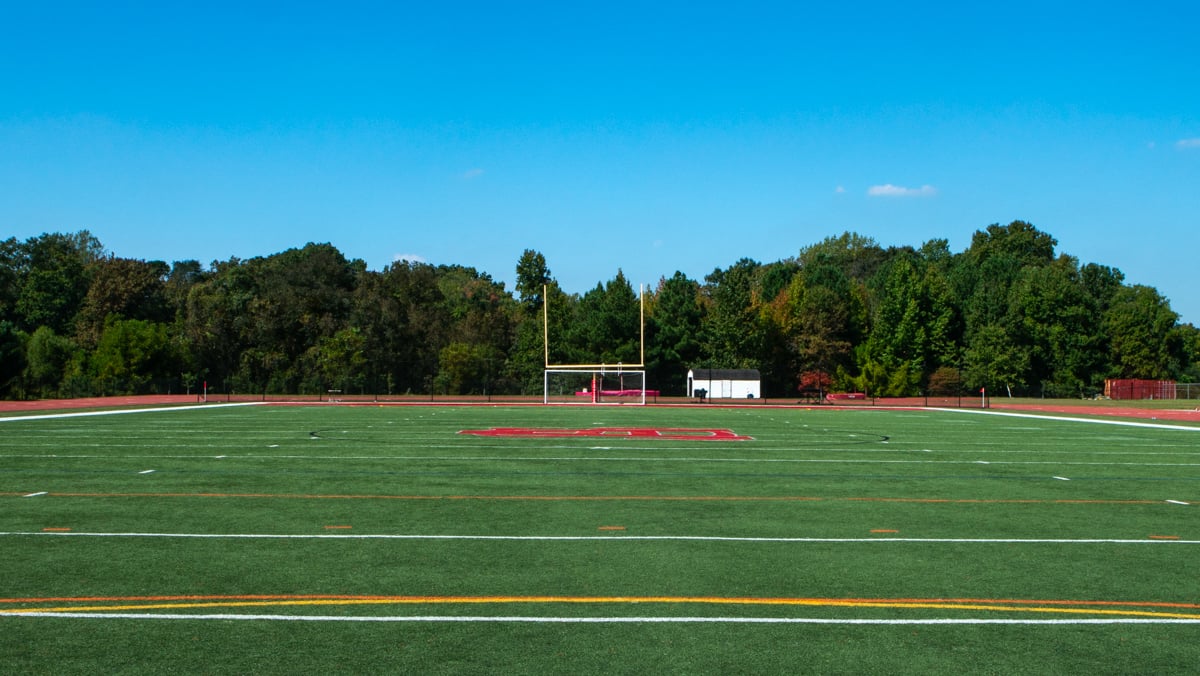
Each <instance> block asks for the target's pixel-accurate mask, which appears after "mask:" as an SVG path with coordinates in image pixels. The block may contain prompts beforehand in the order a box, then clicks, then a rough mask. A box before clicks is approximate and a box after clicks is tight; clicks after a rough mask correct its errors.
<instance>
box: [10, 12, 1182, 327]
mask: <svg viewBox="0 0 1200 676" xmlns="http://www.w3.org/2000/svg"><path fill="white" fill-rule="evenodd" d="M806 4H807V3H794V2H789V3H782V2H781V3H770V2H742V3H704V2H690V3H683V2H662V3H653V4H652V5H651V6H649V7H647V6H644V3H627V2H619V1H617V2H603V3H600V2H576V3H564V2H554V3H508V4H502V3H479V4H475V3H470V2H464V3H455V4H448V3H406V2H400V3H397V2H380V3H371V2H339V3H309V2H293V3H287V4H282V3H280V4H276V3H269V4H257V3H252V2H228V3H226V2H205V3H195V2H165V3H164V2H153V3H151V2H145V3H136V2H119V1H117V2H104V3H99V2H56V3H45V2H16V1H8V2H2V3H0V237H8V236H16V237H18V238H22V239H23V238H26V237H31V236H35V235H38V234H41V233H42V232H46V231H63V232H74V231H76V230H80V229H88V230H91V231H92V232H93V233H94V234H95V235H96V236H97V237H99V238H100V240H101V241H102V242H103V243H104V244H105V246H106V247H107V248H108V249H109V250H111V251H112V252H113V253H115V254H117V255H120V256H127V257H135V258H144V259H160V260H166V261H168V262H170V261H173V260H180V259H187V258H195V259H198V260H200V261H201V262H203V263H205V264H208V263H210V262H212V261H214V260H226V259H228V258H230V257H232V256H237V257H239V258H250V257H254V256H262V255H269V254H272V253H275V252H278V251H281V250H284V249H287V248H291V247H299V246H303V245H304V244H305V243H307V242H310V241H314V242H331V243H332V244H333V245H334V246H336V247H338V248H339V249H340V250H341V251H343V252H344V253H345V254H346V255H347V256H349V257H354V258H361V259H363V260H365V261H366V262H367V264H368V266H369V267H371V268H372V269H382V268H384V267H385V266H387V265H388V264H390V263H391V262H392V261H393V260H395V259H396V258H397V257H418V258H420V259H421V260H424V261H427V262H430V263H435V264H438V263H457V264H462V265H469V266H473V267H475V268H477V269H479V270H481V271H485V272H488V273H489V274H491V275H492V276H493V277H495V278H496V279H498V280H502V281H506V282H507V283H508V286H509V288H510V289H511V288H512V280H513V278H514V276H515V273H514V269H515V266H516V262H517V259H518V257H519V256H520V255H521V252H522V251H524V250H525V249H527V248H532V249H536V250H538V251H541V252H542V253H543V254H545V256H546V258H547V262H548V264H549V266H550V269H551V273H552V274H553V275H554V276H555V277H556V278H557V279H558V280H559V281H560V282H561V283H562V285H563V286H564V287H565V288H566V289H567V290H568V291H574V292H584V291H587V290H588V289H590V288H592V287H594V286H595V285H596V284H597V283H599V282H604V281H607V280H610V279H612V278H613V277H614V276H615V275H616V272H617V270H618V269H622V270H623V271H624V272H625V275H626V277H628V278H629V279H630V281H631V282H633V283H634V284H635V285H637V284H648V285H652V284H655V283H656V282H657V281H658V279H659V278H660V277H662V276H670V275H671V274H672V273H674V272H675V271H676V270H680V271H683V272H684V273H685V274H687V275H688V276H690V277H692V278H694V279H703V277H704V276H705V275H707V274H708V273H710V272H712V270H713V269H714V268H717V267H721V268H724V267H727V266H729V265H731V264H733V263H734V262H736V261H737V260H738V259H740V258H743V257H749V258H753V259H756V260H759V261H761V262H770V261H775V260H780V259H783V258H787V257H790V256H795V255H796V254H797V253H798V251H799V250H800V249H801V248H802V247H804V246H807V245H811V244H814V243H816V242H819V241H821V240H822V239H824V238H826V237H829V236H835V235H838V234H840V233H842V232H844V231H854V232H857V233H860V234H863V235H866V236H869V237H872V238H874V239H875V240H876V241H878V242H879V243H880V244H882V245H885V246H886V245H906V244H907V245H913V246H919V245H920V244H922V243H923V242H925V241H927V240H929V239H933V238H946V239H948V240H949V241H950V246H951V249H952V250H953V251H962V250H963V249H965V248H966V247H967V245H968V244H969V242H970V237H971V234H972V233H973V232H974V231H976V230H979V229H983V228H985V227H986V226H987V225H989V224H991V223H1008V222H1010V221H1012V220H1016V219H1022V220H1027V221H1029V222H1031V223H1033V224H1034V225H1035V226H1037V227H1038V228H1039V229H1041V230H1043V231H1045V232H1048V233H1050V234H1052V235H1053V236H1055V237H1056V238H1057V239H1058V242H1059V252H1065V253H1069V254H1072V255H1074V256H1077V257H1078V258H1079V259H1080V260H1081V261H1082V262H1084V263H1088V262H1094V263H1101V264H1104V265H1110V266H1114V267H1117V268H1120V269H1121V270H1122V271H1123V272H1124V273H1125V275H1126V281H1127V282H1128V283H1133V284H1147V285H1150V286H1154V287H1156V288H1157V289H1158V290H1159V291H1161V292H1162V293H1163V294H1165V295H1166V296H1167V297H1168V298H1169V299H1170V301H1171V304H1172V307H1173V308H1174V309H1175V310H1176V311H1177V312H1179V313H1180V314H1181V315H1182V318H1183V320H1184V321H1190V322H1193V323H1200V294H1198V293H1197V292H1196V286H1197V284H1196V279H1197V274H1196V271H1197V264H1198V263H1197V252H1200V234H1198V233H1200V38H1198V36H1197V26H1198V25H1200V5H1197V4H1196V3H1194V2H1172V1H1168V2H1158V3H1146V2H1141V3H1125V2H1116V3H1104V4H1101V5H1094V6H1091V7H1088V6H1085V5H1082V4H1080V3H1076V2H1055V1H1053V0H1052V1H1049V2H1047V1H1040V2H1023V1H1017V2H1010V3H1001V4H996V3H961V2H953V3H950V2H946V3H942V2H927V3H916V4H913V3H895V2H887V3H882V2H880V3H876V2H847V3H819V4H820V5H821V6H819V7H809V6H805V5H806ZM735 5H736V6H735Z"/></svg>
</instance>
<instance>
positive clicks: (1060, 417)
mask: <svg viewBox="0 0 1200 676" xmlns="http://www.w3.org/2000/svg"><path fill="white" fill-rule="evenodd" d="M928 410H930V411H945V412H947V413H974V414H977V415H1001V416H1007V417H1009V418H1032V419H1034V420H1060V421H1063V422H1078V423H1095V424H1097V425H1121V426H1123V427H1149V428H1151V429H1159V430H1182V431H1184V432H1200V426H1196V427H1191V426H1188V425H1168V424H1166V423H1144V422H1135V421H1133V420H1109V419H1107V418H1104V419H1102V418H1073V417H1070V416H1064V415H1041V414H1040V413H1014V412H1012V411H991V410H989V411H984V410H980V409H977V408H933V407H930V408H929V409H928Z"/></svg>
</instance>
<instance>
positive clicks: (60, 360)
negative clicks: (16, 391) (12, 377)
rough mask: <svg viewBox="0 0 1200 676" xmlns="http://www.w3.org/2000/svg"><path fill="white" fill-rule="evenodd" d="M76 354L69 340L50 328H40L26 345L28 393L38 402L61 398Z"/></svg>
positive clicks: (25, 378) (26, 385) (26, 387)
mask: <svg viewBox="0 0 1200 676" xmlns="http://www.w3.org/2000/svg"><path fill="white" fill-rule="evenodd" d="M76 353H77V348H76V347H75V344H74V343H72V342H71V340H70V339H69V338H66V337H64V336H60V335H58V334H56V333H55V332H54V329H52V328H50V327H49V326H39V327H38V328H37V329H36V330H35V331H34V332H33V333H32V334H31V335H30V336H29V340H28V341H26V343H25V359H24V362H25V373H24V376H23V380H24V390H25V392H26V393H27V394H28V395H29V396H32V397H35V398H52V397H57V396H59V394H60V390H59V387H60V385H61V383H62V382H63V378H64V376H65V374H66V372H67V367H68V365H69V364H70V363H71V362H72V361H73V360H74V359H76Z"/></svg>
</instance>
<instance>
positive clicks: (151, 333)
mask: <svg viewBox="0 0 1200 676" xmlns="http://www.w3.org/2000/svg"><path fill="white" fill-rule="evenodd" d="M171 347H172V343H171V339H170V335H169V333H168V331H167V325H166V324H160V323H158V322H150V321H144V320H140V319H117V318H116V315H109V318H108V321H106V322H105V323H104V330H103V332H102V333H101V334H100V339H99V342H98V343H97V344H96V349H95V350H94V351H93V352H92V354H91V358H90V360H89V366H90V369H89V370H90V371H91V375H92V376H93V377H94V378H96V380H97V381H98V383H99V386H100V388H101V391H103V392H105V393H112V394H136V393H139V392H143V391H146V389H147V388H148V386H149V385H150V384H151V382H152V381H153V380H154V379H155V378H167V377H170V376H171V375H173V374H174V373H176V372H177V371H176V368H175V364H176V362H175V360H173V359H172V354H171Z"/></svg>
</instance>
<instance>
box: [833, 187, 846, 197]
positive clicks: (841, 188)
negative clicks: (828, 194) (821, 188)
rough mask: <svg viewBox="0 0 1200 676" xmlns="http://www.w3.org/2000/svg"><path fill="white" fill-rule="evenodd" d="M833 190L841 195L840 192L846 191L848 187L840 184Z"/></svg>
mask: <svg viewBox="0 0 1200 676" xmlns="http://www.w3.org/2000/svg"><path fill="white" fill-rule="evenodd" d="M833 191H834V192H835V193H837V194H839V195H840V194H842V193H844V192H846V189H845V188H844V187H842V186H840V185H839V186H838V187H836V188H834V189H833Z"/></svg>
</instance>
